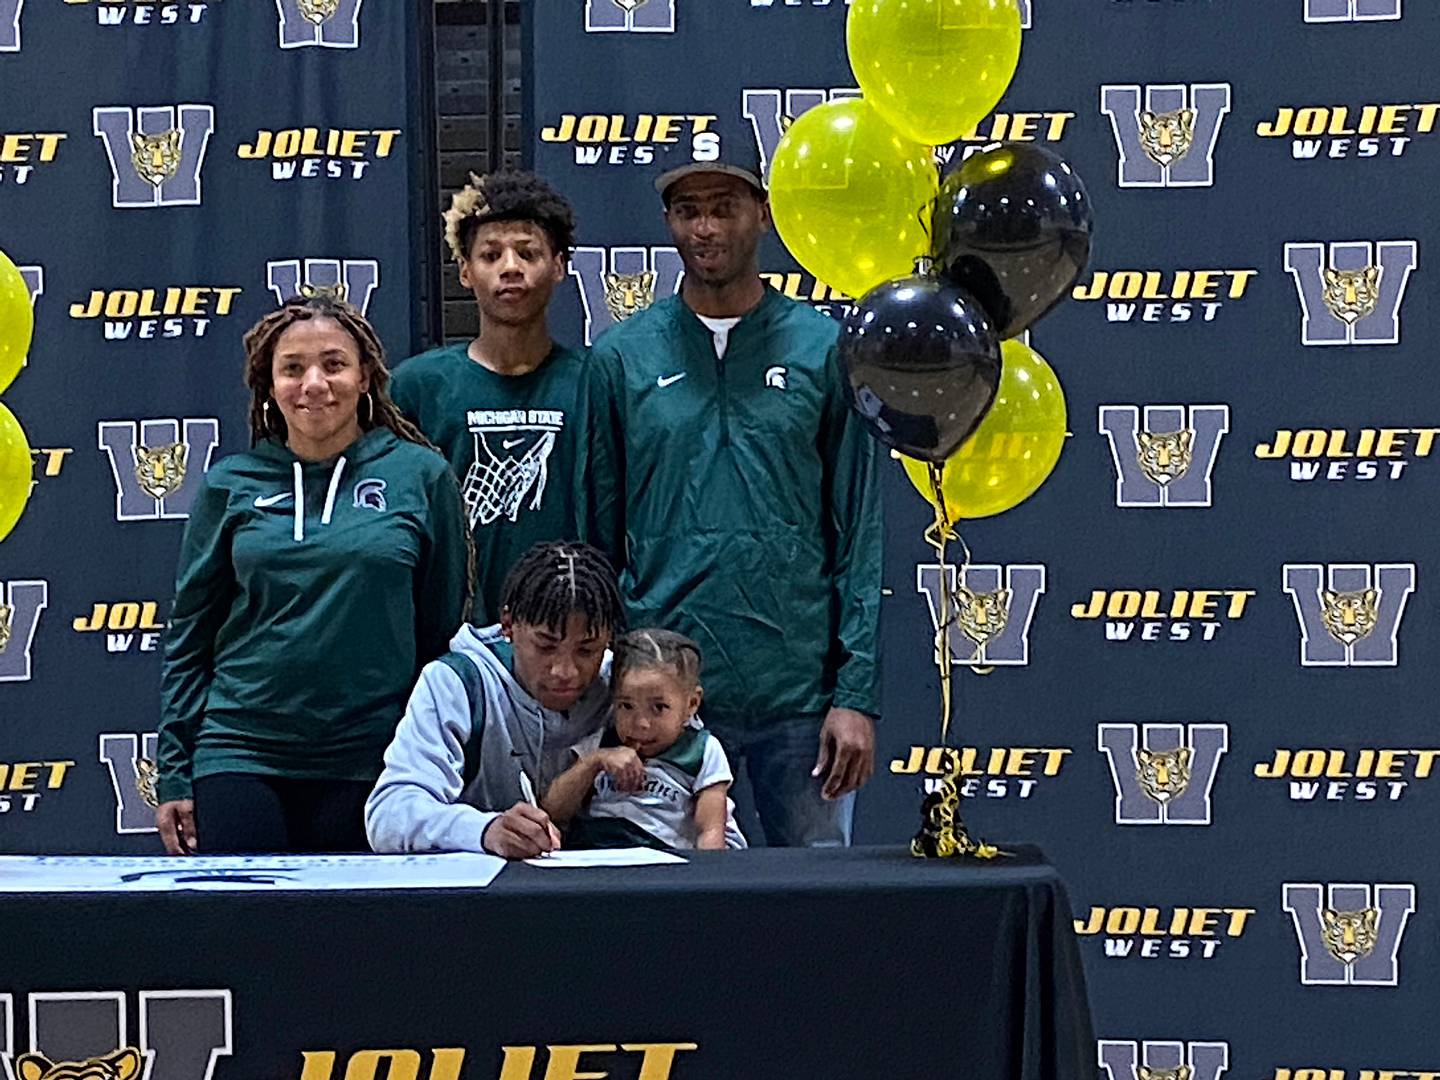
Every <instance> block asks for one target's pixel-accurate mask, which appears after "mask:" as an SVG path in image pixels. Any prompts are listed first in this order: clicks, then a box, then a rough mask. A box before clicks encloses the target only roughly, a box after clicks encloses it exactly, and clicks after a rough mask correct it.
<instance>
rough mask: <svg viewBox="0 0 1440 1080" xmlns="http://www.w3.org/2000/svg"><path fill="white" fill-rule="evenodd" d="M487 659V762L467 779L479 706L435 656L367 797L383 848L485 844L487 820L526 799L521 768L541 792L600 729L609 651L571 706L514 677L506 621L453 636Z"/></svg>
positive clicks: (483, 665) (368, 816)
mask: <svg viewBox="0 0 1440 1080" xmlns="http://www.w3.org/2000/svg"><path fill="white" fill-rule="evenodd" d="M450 648H451V650H452V651H454V652H458V653H463V654H464V655H466V656H468V657H469V658H470V659H472V660H474V661H475V664H476V666H477V667H479V669H480V676H481V687H482V690H483V701H484V706H483V715H484V724H485V727H484V734H483V737H482V739H481V740H480V760H479V769H478V771H477V772H476V774H475V778H474V779H473V780H471V781H470V783H469V784H465V783H464V782H463V776H464V771H465V749H466V743H467V742H468V741H469V739H470V729H471V709H470V701H469V699H468V697H467V695H466V692H465V686H464V683H463V682H461V679H460V676H459V675H457V674H456V673H455V671H454V670H453V669H452V668H450V667H449V665H447V664H445V663H443V662H441V661H439V660H437V661H435V662H433V663H430V664H427V665H426V666H425V668H424V670H422V671H421V673H420V681H419V682H418V683H416V685H415V690H414V692H413V693H411V695H410V701H409V703H408V704H407V705H406V706H405V716H404V718H403V719H402V720H401V721H400V726H399V727H398V728H396V730H395V738H394V739H393V740H392V741H391V743H390V746H389V748H388V749H387V750H386V751H385V770H384V771H383V772H382V773H381V774H380V779H379V780H378V781H377V782H376V784H375V790H374V791H372V792H371V793H370V798H369V799H368V800H366V803H365V832H366V835H367V836H368V837H369V838H370V846H371V847H372V848H374V849H375V850H376V851H378V852H382V853H393V852H417V851H484V850H485V849H484V847H483V846H482V844H481V842H480V840H481V837H482V836H483V835H484V833H485V829H486V827H487V826H488V825H489V824H490V822H491V821H493V820H494V819H495V818H496V817H498V816H499V815H500V813H502V812H503V811H505V810H508V809H510V807H512V806H514V805H515V804H516V803H519V802H524V801H525V799H524V795H523V793H522V789H521V781H520V772H521V770H522V769H523V770H524V771H525V774H526V776H527V777H528V778H529V780H530V782H531V784H532V785H533V787H534V790H535V791H536V792H537V793H541V794H543V793H544V792H545V790H546V789H547V788H548V787H549V786H550V783H551V782H552V781H553V780H554V779H555V778H556V777H557V776H559V775H560V774H561V773H562V772H564V771H565V770H566V769H567V768H568V767H569V766H570V765H571V764H572V763H573V761H574V756H573V755H572V754H571V752H570V749H571V747H573V746H574V745H575V744H576V743H578V742H580V741H581V740H582V739H584V738H585V737H586V736H588V735H591V734H593V733H594V732H596V731H599V730H600V729H601V728H602V727H603V726H604V724H605V720H606V717H607V714H608V711H609V705H610V692H609V688H608V685H607V684H608V682H609V674H610V660H609V657H608V656H607V657H606V660H605V664H604V666H603V667H602V668H601V673H600V677H599V678H597V679H596V680H595V682H594V684H593V685H591V686H590V688H589V689H587V690H586V691H585V693H584V695H583V696H582V697H581V698H580V700H579V701H577V702H576V703H575V705H574V706H573V707H572V708H570V709H569V710H568V711H566V712H563V713H562V712H555V711H554V710H551V709H546V708H543V707H542V706H541V705H540V703H539V702H537V701H536V700H535V699H534V698H533V697H531V696H530V694H529V693H528V692H526V691H525V690H524V689H523V688H522V687H521V686H520V684H519V683H518V682H516V680H515V675H514V673H513V672H512V671H511V663H510V656H511V654H510V646H509V642H507V641H506V640H505V639H504V637H503V636H502V635H501V633H500V627H499V626H498V625H496V626H490V627H486V628H484V629H479V628H476V627H473V626H464V627H461V629H460V632H459V633H458V634H456V635H455V637H454V638H453V639H452V640H451V642H450Z"/></svg>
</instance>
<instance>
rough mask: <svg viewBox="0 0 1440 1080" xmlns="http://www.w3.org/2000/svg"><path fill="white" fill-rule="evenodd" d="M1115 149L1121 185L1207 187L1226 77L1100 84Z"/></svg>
mask: <svg viewBox="0 0 1440 1080" xmlns="http://www.w3.org/2000/svg"><path fill="white" fill-rule="evenodd" d="M1100 111H1101V112H1102V113H1104V114H1105V115H1106V116H1108V117H1110V127H1111V128H1112V129H1113V130H1114V132H1115V144H1116V146H1118V147H1119V149H1120V186H1121V187H1122V188H1185V187H1210V186H1212V185H1213V184H1214V183H1215V143H1216V141H1217V140H1218V139H1219V138H1220V125H1221V124H1222V123H1224V121H1225V114H1226V113H1228V112H1229V111H1230V84H1229V83H1191V84H1190V85H1189V86H1186V85H1184V84H1183V83H1173V84H1155V85H1150V86H1136V85H1122V86H1102V87H1100Z"/></svg>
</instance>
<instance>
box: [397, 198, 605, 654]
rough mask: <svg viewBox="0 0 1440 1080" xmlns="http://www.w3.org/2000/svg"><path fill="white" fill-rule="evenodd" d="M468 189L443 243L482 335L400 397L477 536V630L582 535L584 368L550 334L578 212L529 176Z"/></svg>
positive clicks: (400, 376) (424, 361)
mask: <svg viewBox="0 0 1440 1080" xmlns="http://www.w3.org/2000/svg"><path fill="white" fill-rule="evenodd" d="M470 180H471V182H470V183H469V184H467V185H466V186H465V187H464V188H462V189H461V190H460V192H459V193H457V194H456V195H455V197H454V199H453V200H452V201H451V204H450V209H449V210H448V211H447V212H446V213H445V239H446V242H447V243H448V244H449V247H450V252H451V254H452V255H453V256H454V258H455V261H456V262H457V263H458V264H459V267H460V283H461V284H462V285H464V286H465V287H466V288H467V289H469V290H470V291H471V292H472V293H474V294H475V302H476V304H477V305H478V306H479V308H480V335H479V336H478V337H476V338H475V340H474V341H471V342H469V343H468V344H459V345H448V346H445V347H444V348H439V349H432V350H431V351H430V352H427V353H423V354H422V355H420V356H416V357H413V358H411V359H409V360H406V361H405V362H404V363H402V364H400V365H399V366H398V367H397V368H396V370H395V377H394V380H393V381H392V383H391V387H390V392H391V395H392V396H393V397H394V399H395V403H396V404H397V405H398V406H400V408H401V410H402V411H403V412H404V413H405V415H406V416H408V417H409V418H410V419H411V420H413V421H414V422H415V423H416V424H417V425H418V426H419V428H420V430H421V431H423V432H424V433H425V435H426V437H427V438H428V439H430V441H431V442H433V443H434V444H435V445H436V446H438V447H439V448H440V452H441V453H443V454H444V455H445V457H446V458H447V459H449V461H450V465H451V467H452V468H453V469H454V470H455V473H456V475H457V476H458V477H459V478H460V489H461V493H462V494H463V495H464V498H465V509H466V512H467V514H468V516H469V520H470V528H471V531H472V532H473V533H474V536H475V569H476V578H477V581H476V590H475V613H474V616H473V621H474V623H475V625H477V626H486V625H489V624H490V623H493V622H495V621H497V620H498V619H499V617H500V610H499V600H500V587H501V585H502V584H503V582H504V579H505V574H506V572H507V571H508V570H509V568H510V567H511V566H512V565H513V564H514V563H515V561H516V560H517V559H518V558H519V557H520V555H521V554H522V553H523V552H525V551H526V550H527V549H528V548H530V547H531V545H533V544H536V543H538V542H540V541H542V540H563V539H569V538H573V537H575V536H578V535H579V527H578V522H577V521H576V511H575V490H576V483H577V481H576V440H577V439H578V438H579V437H580V434H581V429H582V427H583V425H582V424H581V422H580V415H579V395H580V373H581V364H582V360H581V357H580V355H579V354H578V353H577V352H575V351H573V350H571V349H567V348H564V347H563V346H560V345H557V344H556V343H555V342H553V341H552V340H551V339H550V331H549V327H548V325H547V323H546V310H547V309H548V307H549V305H550V297H551V295H552V293H553V292H554V290H555V286H556V285H558V284H559V283H560V282H561V281H563V280H564V279H565V261H566V259H567V258H568V257H569V253H570V245H571V242H572V240H573V236H574V228H575V223H574V215H573V213H572V211H571V208H570V204H569V203H568V202H566V201H565V199H564V198H563V197H562V196H561V195H560V194H559V193H558V192H556V191H555V190H554V189H553V188H551V187H550V185H549V184H547V183H545V181H543V180H541V179H540V178H539V177H537V176H535V175H534V174H532V173H526V172H516V171H504V172H499V173H493V174H491V175H489V176H485V177H477V176H475V175H474V174H472V175H471V177H470Z"/></svg>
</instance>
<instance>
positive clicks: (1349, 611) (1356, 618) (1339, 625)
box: [1320, 589, 1380, 645]
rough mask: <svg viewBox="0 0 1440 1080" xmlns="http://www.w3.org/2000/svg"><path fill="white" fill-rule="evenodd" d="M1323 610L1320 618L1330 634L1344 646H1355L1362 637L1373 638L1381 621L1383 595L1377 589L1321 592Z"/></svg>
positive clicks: (1326, 590) (1327, 590)
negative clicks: (1372, 635)
mask: <svg viewBox="0 0 1440 1080" xmlns="http://www.w3.org/2000/svg"><path fill="white" fill-rule="evenodd" d="M1320 599H1321V602H1322V604H1323V607H1322V609H1321V612H1320V619H1321V621H1322V622H1323V623H1324V624H1325V629H1326V631H1327V632H1328V633H1329V634H1330V636H1331V637H1333V638H1334V639H1335V640H1336V641H1338V642H1340V644H1341V645H1354V644H1355V642H1357V641H1359V640H1360V639H1361V638H1364V637H1369V636H1370V634H1371V632H1372V631H1373V630H1374V629H1375V626H1376V624H1377V623H1379V621H1380V608H1379V600H1380V594H1379V593H1377V592H1376V591H1375V590H1374V589H1362V590H1360V591H1359V592H1331V591H1330V590H1329V589H1325V590H1323V591H1322V592H1321V593H1320Z"/></svg>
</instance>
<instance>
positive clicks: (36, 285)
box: [16, 266, 45, 364]
mask: <svg viewBox="0 0 1440 1080" xmlns="http://www.w3.org/2000/svg"><path fill="white" fill-rule="evenodd" d="M16 269H18V270H19V271H20V277H21V279H22V280H23V281H24V282H25V291H26V292H28V293H29V294H30V306H31V307H34V306H35V300H36V298H37V297H40V296H44V295H45V268H44V267H42V266H21V267H17V268H16ZM29 362H30V357H28V356H26V357H25V359H24V360H23V361H22V364H28V363H29Z"/></svg>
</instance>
